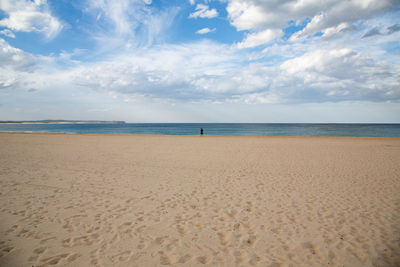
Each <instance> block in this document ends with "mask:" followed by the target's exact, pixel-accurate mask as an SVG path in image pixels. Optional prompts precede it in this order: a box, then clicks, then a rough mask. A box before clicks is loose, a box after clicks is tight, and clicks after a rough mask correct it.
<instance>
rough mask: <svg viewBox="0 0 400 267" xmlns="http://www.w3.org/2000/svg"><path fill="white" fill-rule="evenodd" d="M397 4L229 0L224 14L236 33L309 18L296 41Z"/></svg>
mask: <svg viewBox="0 0 400 267" xmlns="http://www.w3.org/2000/svg"><path fill="white" fill-rule="evenodd" d="M396 2H397V1H396V0H381V1H376V0H349V1H336V0H326V1H319V0H308V1H303V0H285V1H262V0H231V1H230V2H229V4H228V6H227V12H228V17H229V19H230V22H231V24H232V25H233V26H235V27H236V28H237V29H238V30H252V31H259V30H263V29H267V28H270V29H271V28H272V29H275V28H284V27H286V26H287V23H288V22H289V21H290V20H294V21H296V22H301V21H303V20H304V19H306V18H311V22H310V23H308V24H307V26H306V27H305V28H304V29H303V30H302V31H301V32H300V33H298V34H297V35H296V37H297V38H305V37H307V36H309V35H313V34H315V33H317V32H325V30H326V29H328V28H333V27H338V26H339V25H340V24H343V23H353V22H355V21H358V20H360V19H366V18H370V17H373V16H374V15H376V14H379V13H381V12H382V11H385V10H387V9H388V8H390V7H392V6H394V5H395V4H396ZM397 4H398V3H397Z"/></svg>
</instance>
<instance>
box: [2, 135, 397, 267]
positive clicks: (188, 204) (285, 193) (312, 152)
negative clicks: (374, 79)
mask: <svg viewBox="0 0 400 267" xmlns="http://www.w3.org/2000/svg"><path fill="white" fill-rule="evenodd" d="M0 218H1V220H0V266H32V265H33V266H90V265H94V266H158V265H169V264H171V265H176V266H204V265H206V266H253V265H254V266H399V265H400V138H333V137H211V136H203V137H200V136H156V135H154V136H151V135H148V136H145V135H144V136H136V135H68V134H10V133H1V134H0Z"/></svg>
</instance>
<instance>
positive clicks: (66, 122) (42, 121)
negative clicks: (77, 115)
mask: <svg viewBox="0 0 400 267" xmlns="http://www.w3.org/2000/svg"><path fill="white" fill-rule="evenodd" d="M0 123H2V124H121V123H125V121H96V120H88V121H80V120H38V121H0Z"/></svg>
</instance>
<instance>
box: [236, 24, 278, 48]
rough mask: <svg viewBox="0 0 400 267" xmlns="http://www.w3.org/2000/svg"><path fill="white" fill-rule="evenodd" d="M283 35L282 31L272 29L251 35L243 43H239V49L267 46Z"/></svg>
mask: <svg viewBox="0 0 400 267" xmlns="http://www.w3.org/2000/svg"><path fill="white" fill-rule="evenodd" d="M282 35H283V32H282V31H281V30H270V29H267V30H265V31H261V32H256V33H251V34H248V35H247V36H246V37H245V39H244V40H243V41H242V42H240V43H238V44H237V47H238V48H239V49H242V48H251V47H256V46H260V45H263V44H267V43H269V42H271V41H273V40H274V39H276V38H278V37H281V36H282Z"/></svg>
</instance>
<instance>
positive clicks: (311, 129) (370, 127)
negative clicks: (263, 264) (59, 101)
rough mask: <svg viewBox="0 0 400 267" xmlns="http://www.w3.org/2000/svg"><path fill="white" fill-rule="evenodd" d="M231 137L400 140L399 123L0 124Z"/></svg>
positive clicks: (9, 128) (1, 127)
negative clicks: (201, 129)
mask: <svg viewBox="0 0 400 267" xmlns="http://www.w3.org/2000/svg"><path fill="white" fill-rule="evenodd" d="M200 128H203V129H204V134H205V135H230V136H366V137H367V136H371V137H400V124H298V123H289V124H287V123H120V124H119V123H118V124H0V132H48V133H102V134H164V135H198V134H200Z"/></svg>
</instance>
